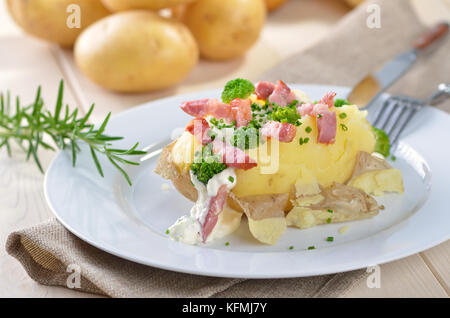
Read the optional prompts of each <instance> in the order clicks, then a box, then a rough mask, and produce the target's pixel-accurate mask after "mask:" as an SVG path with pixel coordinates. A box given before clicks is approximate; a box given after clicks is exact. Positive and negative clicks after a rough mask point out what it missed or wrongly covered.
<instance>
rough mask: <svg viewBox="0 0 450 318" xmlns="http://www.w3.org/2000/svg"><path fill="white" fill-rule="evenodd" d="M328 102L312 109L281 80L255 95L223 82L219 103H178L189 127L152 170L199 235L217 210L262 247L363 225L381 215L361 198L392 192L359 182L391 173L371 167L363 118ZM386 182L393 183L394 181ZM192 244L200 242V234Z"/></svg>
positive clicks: (371, 138) (379, 164)
mask: <svg viewBox="0 0 450 318" xmlns="http://www.w3.org/2000/svg"><path fill="white" fill-rule="evenodd" d="M334 98H335V94H334V93H327V94H326V95H325V96H324V97H323V98H322V99H321V100H319V101H317V102H312V101H311V100H310V99H309V98H308V97H307V96H306V95H305V94H304V93H302V92H298V91H291V90H290V89H289V87H288V86H287V85H286V84H285V83H283V82H282V81H279V82H278V83H277V84H272V83H268V82H260V83H258V84H257V85H256V87H255V86H254V85H253V84H252V83H250V82H248V81H246V80H242V79H237V80H234V81H230V82H229V83H228V84H227V86H226V87H225V89H224V92H223V94H222V101H220V100H218V99H204V100H196V101H188V102H185V103H183V104H182V105H181V108H182V110H183V111H185V112H186V113H188V114H189V115H191V116H193V117H195V119H194V120H192V121H191V122H190V123H189V124H188V125H187V126H186V131H185V132H184V133H183V134H182V135H181V137H180V138H178V139H177V140H176V141H174V142H173V143H172V144H170V145H169V146H167V147H166V148H165V149H164V150H163V153H162V154H161V156H160V158H159V161H158V165H157V167H156V170H155V172H156V173H158V174H160V175H161V176H162V177H164V178H166V179H169V180H171V181H172V182H173V184H174V185H175V187H176V188H177V189H178V190H179V192H180V193H181V194H183V195H184V196H185V197H187V198H188V199H190V200H191V201H193V202H196V205H195V206H194V208H193V210H192V211H191V217H193V220H191V221H190V224H196V225H195V226H196V227H195V231H198V233H203V232H204V228H203V224H207V225H205V226H204V227H205V228H209V226H210V224H211V222H212V223H214V222H215V221H216V219H217V215H220V209H221V206H226V207H229V208H231V209H233V211H235V212H237V213H243V214H245V215H246V217H247V219H248V224H249V231H250V233H251V234H252V235H253V236H254V238H255V239H257V240H258V241H259V242H261V243H264V244H270V245H273V244H275V243H276V242H277V240H278V239H279V237H280V236H281V235H282V234H283V233H284V232H285V230H286V228H287V226H295V227H298V228H301V229H304V228H308V227H312V226H316V225H319V224H327V223H336V222H347V221H353V220H358V219H362V218H369V217H373V216H375V215H377V214H378V212H379V210H380V209H383V207H382V206H379V205H378V204H377V202H376V201H375V199H373V198H372V197H371V196H370V195H369V194H368V193H366V192H369V193H378V192H376V191H381V192H385V191H393V190H395V189H397V188H398V186H397V188H395V187H388V186H387V183H386V182H385V183H381V184H375V185H373V186H372V187H371V188H368V187H364V186H363V185H364V183H363V182H360V180H361V179H358V178H361V177H362V176H366V174H367V173H368V172H374V171H377V172H380V171H390V170H392V169H390V168H389V169H387V166H386V165H387V163H385V162H384V160H383V159H378V158H377V159H376V161H374V160H372V159H371V158H372V157H373V156H371V155H370V154H371V153H373V152H374V149H375V146H376V138H375V134H374V131H373V129H372V127H371V126H370V124H369V123H368V122H367V120H366V119H365V116H366V112H365V111H361V110H359V108H358V107H357V106H355V105H348V104H346V103H345V102H344V103H343V102H342V100H340V101H338V100H336V101H335V100H334ZM255 128H256V129H255ZM252 129H255V131H256V137H255V138H256V144H254V145H252V142H251V137H252V135H251V134H248V133H249V132H250V131H251V130H252ZM242 134H243V135H242ZM239 138H241V139H242V140H240V139H239ZM240 141H243V142H240ZM274 145H277V146H276V147H274ZM262 149H265V152H266V154H265V152H264V151H261V150H262ZM267 154H269V158H270V159H276V161H277V165H276V169H275V170H273V171H269V172H268V171H267V170H265V169H264V168H265V166H267V160H266V159H267ZM366 154H367V155H368V156H370V158H368V157H367V155H366ZM373 158H375V157H373ZM365 178H366V179H367V177H365ZM396 178H397V179H396V182H397V183H398V182H399V180H400V181H401V174H398V173H397V174H396ZM401 184H402V183H401ZM354 185H357V186H354ZM394 188H395V189H394ZM402 189H403V188H402ZM398 192H400V191H398ZM198 193H201V195H198ZM200 210H202V211H204V215H202V214H199V211H200ZM330 211H331V212H330ZM211 219H212V220H213V221H211ZM198 224H200V226H199V225H198ZM174 226H175V225H174ZM173 230H175V231H177V232H179V231H181V230H180V227H179V226H175V227H174V229H173ZM195 231H193V232H195ZM191 232H192V231H191ZM175 239H177V238H175ZM178 239H179V237H178ZM193 241H194V242H196V243H195V244H197V243H201V242H207V235H206V237H203V238H202V237H201V236H200V234H199V236H198V237H197V239H192V237H191V238H190V239H189V242H193Z"/></svg>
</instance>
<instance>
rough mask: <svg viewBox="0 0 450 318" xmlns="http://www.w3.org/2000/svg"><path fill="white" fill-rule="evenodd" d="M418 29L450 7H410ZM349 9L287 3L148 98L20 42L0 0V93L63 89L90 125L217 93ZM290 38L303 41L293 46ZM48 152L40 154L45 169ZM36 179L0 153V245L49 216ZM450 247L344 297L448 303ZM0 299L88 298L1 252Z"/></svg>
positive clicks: (63, 54)
mask: <svg viewBox="0 0 450 318" xmlns="http://www.w3.org/2000/svg"><path fill="white" fill-rule="evenodd" d="M411 1H412V2H413V3H414V5H415V7H416V8H417V11H418V13H419V15H420V17H421V18H422V20H423V21H424V22H425V23H433V22H435V21H437V20H441V19H442V18H445V19H447V20H450V0H432V1H423V0H411ZM348 10H349V9H348V7H346V6H345V5H344V4H343V1H341V0H291V1H290V2H289V3H288V4H286V5H285V6H284V7H283V8H281V9H280V10H279V11H277V12H275V13H273V14H271V15H270V17H269V18H268V21H267V25H266V27H265V29H264V32H263V34H262V36H261V38H260V40H259V42H258V43H257V45H256V46H255V47H254V48H253V49H252V50H251V51H250V52H249V53H248V54H247V55H246V56H245V57H244V58H241V59H238V60H235V61H231V62H226V63H214V62H206V61H202V62H201V63H200V64H199V65H198V66H197V67H196V68H195V70H194V71H193V73H192V74H191V75H190V76H189V78H188V79H187V80H186V81H184V82H183V83H182V84H181V85H179V86H178V87H176V88H173V89H169V90H166V91H162V92H158V93H152V94H137V95H122V94H115V93H112V92H109V91H106V90H104V89H102V88H100V87H98V86H96V85H94V84H92V83H90V82H89V81H88V80H87V79H86V78H84V77H83V75H82V74H80V72H79V71H78V69H77V68H76V67H75V65H74V63H73V58H72V53H71V52H70V51H66V50H62V49H60V48H59V47H57V46H54V45H51V44H48V43H45V42H42V41H40V40H36V39H33V38H31V37H29V36H27V35H24V34H23V33H22V32H21V30H19V29H18V28H17V27H16V26H15V25H14V23H13V22H12V21H11V19H10V18H9V16H8V14H7V11H6V8H5V3H4V0H0V90H5V89H10V90H11V92H13V93H14V94H17V95H20V96H21V98H22V100H27V101H30V102H31V101H32V98H33V97H34V94H35V89H36V87H37V86H38V85H39V84H40V85H42V86H43V97H44V99H45V100H46V101H47V103H48V105H54V101H55V97H56V92H57V86H58V82H59V80H60V79H62V78H63V79H64V80H65V82H66V88H67V89H66V92H65V102H66V103H68V104H70V105H76V106H79V107H80V108H81V110H83V111H86V110H87V108H88V107H89V106H90V104H91V103H93V102H95V103H96V110H95V114H94V120H96V121H99V120H101V119H102V118H103V117H104V116H105V114H106V113H107V112H108V111H112V112H113V114H117V113H118V112H120V111H123V110H126V109H130V108H131V107H133V106H135V105H138V104H141V103H144V102H147V101H150V100H154V99H157V98H160V97H164V96H169V95H173V94H180V93H184V92H191V91H197V90H202V89H208V88H216V87H221V86H223V84H224V83H225V82H226V80H228V79H230V78H234V77H236V76H240V77H244V78H245V77H257V75H258V74H260V73H262V71H263V70H264V69H267V68H269V67H270V66H272V65H274V64H275V63H277V62H278V61H280V60H282V59H283V58H285V57H287V56H289V55H290V54H292V53H294V52H295V51H298V50H301V49H302V48H304V47H307V46H309V45H311V44H312V43H314V42H316V41H319V40H320V39H321V37H322V36H323V35H324V34H326V32H327V31H328V30H330V29H331V28H332V27H333V24H334V23H335V22H336V21H338V20H339V19H340V18H341V17H342V16H343V15H344V14H345V13H347V12H348ZM290 34H296V37H297V38H301V39H303V40H302V41H301V42H297V43H296V46H293V45H292V43H291V41H290V37H289V35H290ZM53 155H54V154H53V153H50V152H45V151H42V152H41V153H40V156H41V157H42V158H43V164H44V167H47V166H48V164H49V162H50V160H51V159H52V157H53ZM42 182H43V175H42V174H41V173H40V172H39V171H38V169H37V168H36V167H35V165H34V163H32V162H29V163H26V162H25V160H24V156H23V155H21V154H20V152H16V154H15V155H14V156H13V158H8V157H7V156H6V154H5V152H4V151H1V152H0V246H4V244H5V241H6V237H7V235H8V234H9V233H10V232H11V231H14V230H17V229H20V228H24V227H28V226H31V225H34V224H36V223H39V222H41V221H45V220H47V219H48V218H50V217H51V216H52V214H51V212H50V210H49V208H48V207H47V204H46V203H45V199H44V195H43V188H42ZM449 286H450V241H447V242H445V243H443V244H441V245H439V246H436V247H434V248H432V249H429V250H426V251H424V252H421V253H418V254H415V255H412V256H410V257H407V258H404V259H401V260H398V261H395V262H391V263H388V264H384V265H381V288H372V289H370V288H368V287H367V284H366V282H365V281H363V282H361V283H360V284H359V285H358V286H356V287H355V288H354V289H352V290H350V291H348V292H347V293H346V295H344V297H448V296H449V295H450V287H449ZM0 297H95V296H94V295H89V294H83V293H80V292H76V291H73V290H68V289H65V288H59V287H48V286H42V285H39V284H37V283H35V282H34V281H33V280H31V279H30V278H29V277H28V275H27V274H26V272H25V271H24V269H23V268H22V267H21V265H20V264H19V263H18V262H17V261H16V260H15V259H13V258H12V257H10V256H9V255H7V254H6V252H5V250H4V248H3V247H2V248H0Z"/></svg>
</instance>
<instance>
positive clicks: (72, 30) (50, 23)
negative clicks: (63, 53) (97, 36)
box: [7, 0, 110, 47]
mask: <svg viewBox="0 0 450 318" xmlns="http://www.w3.org/2000/svg"><path fill="white" fill-rule="evenodd" d="M7 4H8V9H9V12H10V14H11V16H12V18H13V19H14V21H15V22H16V23H17V24H18V25H19V26H20V27H21V28H22V29H23V30H24V31H25V32H27V33H29V34H31V35H33V36H36V37H39V38H41V39H44V40H47V41H50V42H54V43H58V44H60V45H62V46H68V47H70V46H72V45H73V44H74V43H75V40H76V39H77V37H78V35H79V34H80V33H81V31H82V30H83V29H85V28H86V27H88V26H89V25H90V24H92V23H93V22H95V21H97V20H99V19H101V18H103V17H105V16H107V15H108V14H110V11H108V10H107V9H106V8H105V7H104V6H103V4H102V3H101V1H100V0H7ZM74 5H75V6H74ZM77 6H78V7H77ZM78 13H79V15H77V14H78ZM78 22H79V26H80V27H79V28H78V27H77V23H78Z"/></svg>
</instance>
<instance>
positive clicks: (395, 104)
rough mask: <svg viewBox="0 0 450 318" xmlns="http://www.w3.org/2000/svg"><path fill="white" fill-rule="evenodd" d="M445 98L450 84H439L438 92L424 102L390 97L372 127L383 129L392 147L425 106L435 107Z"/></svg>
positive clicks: (447, 96) (449, 90) (449, 89)
mask: <svg viewBox="0 0 450 318" xmlns="http://www.w3.org/2000/svg"><path fill="white" fill-rule="evenodd" d="M447 98H450V84H440V85H439V86H438V90H437V91H436V92H435V93H434V94H433V95H432V96H430V97H429V98H427V99H425V100H420V99H416V98H412V97H408V96H390V97H389V98H388V99H387V100H386V101H385V102H384V103H383V105H382V106H381V108H380V109H379V110H378V112H377V114H376V115H375V119H374V121H373V126H374V127H376V128H379V129H383V130H384V131H385V132H386V134H387V135H388V136H389V140H390V141H391V145H392V146H394V145H395V144H396V142H397V141H398V138H399V137H400V135H401V133H402V132H403V130H404V129H405V127H406V126H407V125H408V123H409V122H410V121H411V119H412V118H413V117H414V115H415V114H416V113H417V112H418V111H420V110H421V109H422V108H423V107H425V106H426V105H437V104H439V103H441V102H443V101H444V100H446V99H447Z"/></svg>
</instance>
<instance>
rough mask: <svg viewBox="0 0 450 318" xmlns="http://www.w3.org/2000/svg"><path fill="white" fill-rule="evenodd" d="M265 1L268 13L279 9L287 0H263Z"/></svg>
mask: <svg viewBox="0 0 450 318" xmlns="http://www.w3.org/2000/svg"><path fill="white" fill-rule="evenodd" d="M265 1H266V6H267V10H268V11H269V12H272V11H275V10H276V9H278V8H279V7H281V6H282V5H283V4H284V3H285V2H286V1H287V0H265Z"/></svg>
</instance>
